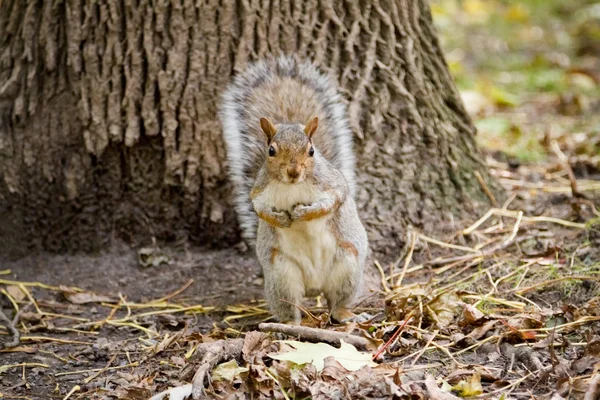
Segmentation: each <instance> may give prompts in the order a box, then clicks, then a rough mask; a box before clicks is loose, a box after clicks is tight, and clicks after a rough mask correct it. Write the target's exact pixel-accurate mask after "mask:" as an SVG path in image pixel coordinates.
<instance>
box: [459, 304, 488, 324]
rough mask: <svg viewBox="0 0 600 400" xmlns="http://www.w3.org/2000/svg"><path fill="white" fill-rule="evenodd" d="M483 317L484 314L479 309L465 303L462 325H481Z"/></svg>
mask: <svg viewBox="0 0 600 400" xmlns="http://www.w3.org/2000/svg"><path fill="white" fill-rule="evenodd" d="M484 318H485V314H484V313H482V312H481V311H479V310H478V309H477V308H476V307H474V306H472V305H470V304H465V308H464V310H463V321H462V325H463V326H464V325H481V323H482V322H483V319H484Z"/></svg>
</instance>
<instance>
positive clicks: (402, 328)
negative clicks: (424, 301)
mask: <svg viewBox="0 0 600 400" xmlns="http://www.w3.org/2000/svg"><path fill="white" fill-rule="evenodd" d="M420 303H421V302H419V304H420ZM413 314H414V311H411V312H410V313H408V315H407V316H406V319H405V320H404V322H403V323H402V325H400V326H399V327H398V329H396V332H394V334H393V335H392V337H391V338H389V340H388V341H387V342H385V344H384V345H383V346H381V348H380V349H379V351H378V352H377V353H376V354H375V355H374V356H373V360H377V358H378V357H379V356H380V355H381V354H382V353H383V352H384V351H385V350H386V349H387V348H388V347H389V346H390V344H392V342H393V341H394V340H395V339H396V337H397V336H398V335H399V334H400V333H401V332H402V331H403V330H404V328H405V327H406V325H407V324H408V322H409V321H410V320H411V319H412V316H413Z"/></svg>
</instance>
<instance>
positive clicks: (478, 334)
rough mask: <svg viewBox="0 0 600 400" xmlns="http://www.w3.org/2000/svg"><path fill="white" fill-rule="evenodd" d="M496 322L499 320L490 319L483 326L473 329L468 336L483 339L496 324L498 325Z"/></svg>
mask: <svg viewBox="0 0 600 400" xmlns="http://www.w3.org/2000/svg"><path fill="white" fill-rule="evenodd" d="M496 323H498V321H494V320H492V321H488V322H486V323H485V324H484V325H483V326H480V327H478V328H475V329H473V330H472V331H471V333H469V334H468V335H467V336H468V337H470V338H473V339H476V340H478V339H481V338H482V337H483V336H485V334H486V333H488V332H489V331H490V329H492V328H493V327H494V325H496Z"/></svg>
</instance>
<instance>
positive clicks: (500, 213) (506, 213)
mask: <svg viewBox="0 0 600 400" xmlns="http://www.w3.org/2000/svg"><path fill="white" fill-rule="evenodd" d="M492 215H498V216H502V217H510V218H519V211H512V210H503V209H500V208H491V209H490V210H488V212H486V213H485V214H484V215H483V216H482V217H481V218H479V219H478V220H477V221H476V222H475V223H474V224H473V225H471V226H469V227H468V228H465V229H464V230H463V234H465V235H469V234H471V233H472V232H473V231H474V230H475V229H477V228H479V226H481V225H482V224H483V223H484V222H485V221H487V220H488V219H489V218H490V217H491V216H492ZM521 219H522V220H523V222H551V223H554V224H558V225H563V226H567V227H570V228H579V229H585V224H580V223H577V222H571V221H565V220H563V219H559V218H553V217H544V216H539V217H521Z"/></svg>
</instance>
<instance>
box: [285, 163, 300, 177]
mask: <svg viewBox="0 0 600 400" xmlns="http://www.w3.org/2000/svg"><path fill="white" fill-rule="evenodd" d="M287 173H288V176H289V177H290V178H292V179H296V178H297V177H299V176H300V166H299V165H292V166H289V167H288V169H287Z"/></svg>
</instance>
